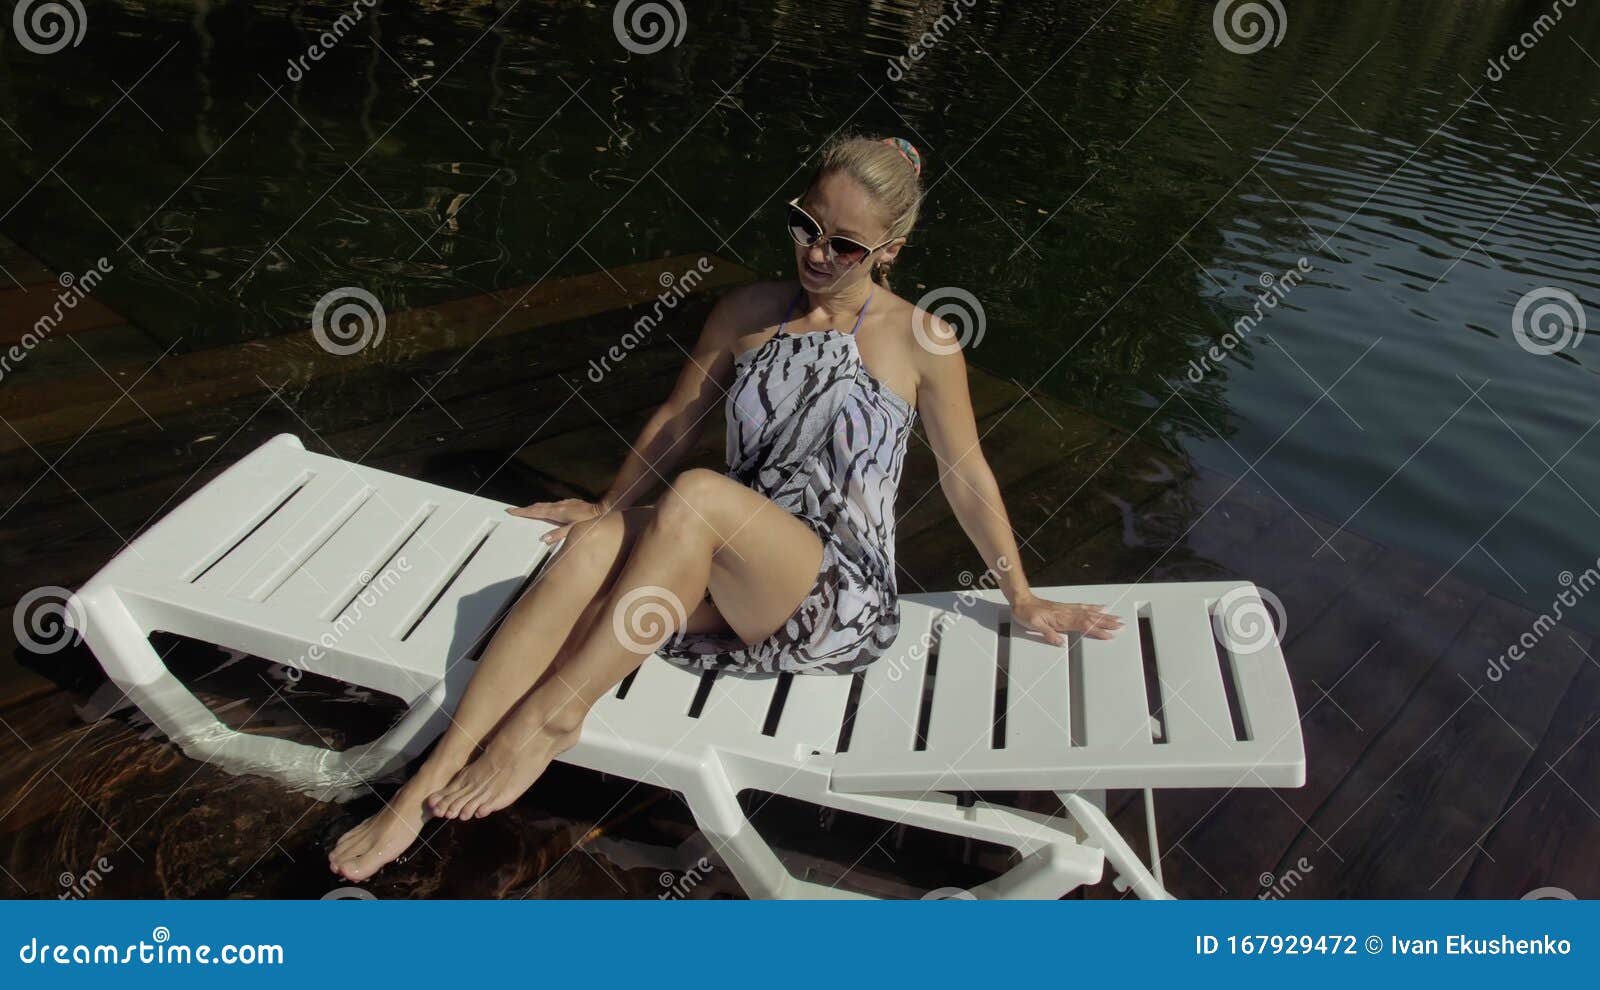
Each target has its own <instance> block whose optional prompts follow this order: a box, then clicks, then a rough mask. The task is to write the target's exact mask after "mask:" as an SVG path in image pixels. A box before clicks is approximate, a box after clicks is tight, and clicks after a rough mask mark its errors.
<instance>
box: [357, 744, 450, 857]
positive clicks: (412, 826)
mask: <svg viewBox="0 0 1600 990" xmlns="http://www.w3.org/2000/svg"><path fill="white" fill-rule="evenodd" d="M446 772H447V771H441V770H433V771H431V772H430V770H429V768H428V767H427V766H426V765H424V766H423V768H422V770H420V771H418V773H417V775H416V776H415V777H412V778H411V779H410V780H408V781H406V782H405V784H404V785H403V786H401V788H400V790H399V791H397V792H396V793H395V796H394V797H393V798H390V799H389V803H388V805H386V806H385V807H384V808H383V810H381V811H379V812H378V813H377V814H375V815H373V816H372V817H371V818H368V819H367V820H366V821H364V822H362V823H361V824H360V825H357V826H356V827H355V828H352V829H350V830H349V831H348V832H346V833H345V834H344V835H342V836H340V837H339V841H338V842H337V843H335V844H334V847H333V851H332V852H330V853H328V868H329V869H331V870H333V872H334V873H336V874H338V875H339V876H341V877H344V878H345V879H346V880H354V881H357V882H359V881H362V880H365V879H367V878H368V877H370V876H372V875H373V874H374V873H377V872H378V871H379V870H381V869H383V868H384V867H385V866H387V865H389V864H390V863H392V862H394V860H396V859H397V858H399V856H400V854H401V853H403V852H405V851H406V850H407V849H409V848H411V844H412V843H413V842H415V841H417V836H418V835H420V834H421V833H422V826H423V823H425V822H426V821H427V820H428V818H429V817H431V816H430V815H429V814H428V809H427V808H426V806H425V805H424V803H423V801H424V799H425V798H426V797H427V796H428V794H430V793H431V792H433V791H434V790H436V789H437V788H438V786H439V784H438V782H439V780H440V779H441V778H443V777H444V776H445V773H446Z"/></svg>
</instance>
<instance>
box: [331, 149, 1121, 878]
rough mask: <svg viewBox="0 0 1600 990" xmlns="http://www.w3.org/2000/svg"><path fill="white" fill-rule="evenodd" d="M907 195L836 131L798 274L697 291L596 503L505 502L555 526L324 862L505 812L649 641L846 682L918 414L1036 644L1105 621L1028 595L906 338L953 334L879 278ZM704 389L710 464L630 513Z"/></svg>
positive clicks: (681, 446) (381, 852) (866, 657)
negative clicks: (391, 781) (403, 764)
mask: <svg viewBox="0 0 1600 990" xmlns="http://www.w3.org/2000/svg"><path fill="white" fill-rule="evenodd" d="M921 200H922V159H921V155H920V154H919V153H918V151H917V149H916V148H915V147H913V146H912V145H911V144H910V142H907V141H905V140H903V139H899V138H881V139H880V138H866V137H855V138H847V139H843V140H840V141H836V142H834V143H833V144H831V145H830V146H829V147H828V148H827V149H825V151H824V152H823V154H822V159H821V163H820V165H819V166H818V168H817V171H816V173H815V174H814V175H813V177H812V180H811V183H810V185H809V186H808V187H807V189H806V191H805V193H804V194H803V195H802V196H800V197H799V198H797V199H795V200H794V201H792V202H791V203H790V204H789V205H788V208H787V217H786V223H787V226H788V229H789V232H790V234H791V236H792V237H793V239H794V242H795V268H796V274H797V276H798V284H796V283H793V282H788V283H768V284H761V285H753V286H749V287H746V288H742V289H738V290H735V291H733V292H730V293H728V294H727V295H726V296H724V297H723V298H722V299H721V300H720V301H719V302H718V303H717V305H716V308H715V309H714V310H713V311H712V313H711V315H710V317H709V318H708V319H707V320H706V325H705V328H704V329H703V330H702V331H701V334H700V339H699V342H698V343H697V344H696V345H695V349H694V353H693V354H692V355H691V358H690V360H689V361H688V363H687V364H685V366H684V368H683V371H682V372H681V373H680V375H679V376H678V380H677V383H676V385H675V386H674V387H673V390H672V394H671V395H670V396H669V397H668V398H667V401H666V402H665V403H664V404H663V405H662V406H661V408H660V409H658V410H656V412H655V414H654V415H653V416H651V417H650V421H649V422H648V423H646V424H645V427H644V430H643V431H642V432H641V433H640V435H639V438H638V440H637V441H636V442H635V443H634V445H633V452H632V453H631V454H630V455H629V456H628V458H627V459H626V460H625V461H624V462H623V465H622V468H621V470H620V471H619V472H618V473H617V477H616V480H615V481H614V482H612V485H611V488H610V490H609V491H607V492H606V494H605V495H604V496H603V497H602V498H601V499H600V501H599V502H586V501H582V500H577V499H568V500H565V501H561V502H542V503H538V504H535V505H530V506H527V507H526V508H522V509H513V510H511V511H512V512H513V513H514V514H516V515H520V516H525V517H529V518H533V519H541V520H546V521H549V522H552V523H555V524H556V525H557V528H556V529H555V530H553V531H552V532H551V533H550V534H549V537H548V539H550V540H551V541H555V540H564V542H563V543H562V546H561V547H560V549H559V550H558V551H557V553H556V555H555V557H554V559H553V560H552V562H551V564H550V567H549V570H548V571H547V572H546V574H545V576H544V577H543V578H542V579H541V580H540V581H538V582H537V583H536V584H535V585H534V586H533V587H532V588H531V589H530V590H529V592H528V593H527V594H526V595H525V596H523V598H522V599H521V601H519V602H518V603H517V604H516V606H515V607H514V608H513V609H512V610H511V613H510V615H509V616H508V617H507V619H506V621H505V623H504V624H503V625H502V626H501V628H500V630H499V631H498V632H497V633H496V635H495V637H494V640H493V641H492V642H491V643H490V644H489V646H488V648H487V649H486V650H485V652H484V655H483V657H482V660H481V661H480V663H479V666H478V669H477V671H476V673H475V674H474V676H473V679H472V682H471V683H470V684H469V685H468V688H467V691H466V693H465V694H464V696H463V697H462V699H461V703H460V705H459V706H458V708H457V709H456V712H455V718H454V721H453V723H452V725H451V727H450V728H449V730H448V731H447V732H446V733H445V734H444V735H443V736H442V737H441V738H440V740H439V742H438V744H437V745H436V746H435V747H434V749H433V751H432V752H431V754H430V755H429V757H428V759H427V760H426V761H425V762H424V763H423V765H422V767H421V768H420V769H419V770H418V772H417V774H416V775H415V776H414V777H412V778H411V779H410V780H409V781H407V782H406V784H405V785H404V786H402V787H401V788H400V790H399V792H398V793H397V794H396V795H395V797H394V798H393V800H391V801H390V802H389V804H388V805H387V807H385V808H384V809H383V810H382V811H379V812H378V813H377V814H375V815H374V816H373V817H371V818H370V819H368V820H367V821H365V822H363V823H362V824H360V825H358V826H356V827H355V828H353V829H351V830H350V831H348V832H346V833H345V834H344V836H343V837H342V838H340V840H339V841H338V843H337V845H336V846H335V848H334V849H333V851H332V852H331V853H330V855H329V864H330V866H331V867H332V869H333V871H334V872H335V873H337V874H339V875H340V876H343V877H345V878H347V879H349V880H355V881H359V880H362V879H365V878H366V877H368V876H371V875H372V874H373V873H374V872H376V871H377V870H378V869H379V868H381V867H382V866H383V865H384V864H386V863H388V862H390V861H392V860H393V859H394V858H395V857H397V856H398V855H400V854H401V853H402V852H403V851H404V850H405V849H406V848H407V847H408V846H410V845H411V843H412V842H414V841H415V840H416V838H417V835H418V834H419V832H420V831H421V829H422V826H423V823H424V822H426V821H427V820H428V819H429V818H430V817H440V818H458V819H466V818H481V817H483V816H485V815H488V814H491V813H492V812H495V811H498V810H500V809H502V808H504V807H506V806H507V805H509V804H510V803H511V802H513V801H515V800H516V799H517V798H518V797H519V796H521V795H522V794H523V793H524V792H525V791H526V790H527V789H528V788H529V787H530V786H532V784H533V782H534V781H535V780H537V779H538V778H539V776H540V775H541V774H542V773H543V772H544V770H545V768H546V767H547V766H548V765H549V764H550V761H551V760H552V759H553V758H554V757H555V756H556V755H558V754H559V753H561V752H563V751H564V750H566V749H569V748H571V747H572V746H573V745H574V744H576V742H577V740H578V735H579V731H580V729H581V728H582V726H583V721H584V718H585V716H586V715H587V714H588V711H589V709H590V708H591V707H592V706H593V705H594V704H595V702H597V701H598V700H599V699H600V698H602V697H603V696H604V695H605V694H606V692H608V691H610V690H611V689H612V688H613V687H615V686H616V684H617V683H618V682H619V681H621V680H622V678H624V677H625V676H627V674H628V673H629V672H630V671H632V670H633V669H634V668H636V667H637V666H638V665H639V663H640V662H641V661H642V660H643V659H644V658H645V657H646V656H648V655H650V653H652V652H657V653H659V654H660V655H661V656H662V657H664V658H665V659H667V660H668V661H671V662H673V663H678V664H682V665H685V666H688V667H691V668H694V669H700V670H704V669H718V670H734V671H767V672H772V671H793V672H803V673H824V674H826V673H849V672H852V671H855V670H859V669H860V668H862V667H864V666H865V665H867V664H870V663H872V662H873V661H874V660H876V659H877V658H878V657H879V656H881V655H882V654H883V653H884V651H885V650H887V649H888V648H889V647H890V645H891V644H893V642H894V640H895V637H896V634H897V632H898V630H899V624H900V623H899V609H898V599H897V596H896V583H895V565H894V533H895V529H894V527H895V517H894V502H895V495H896V493H897V490H898V488H899V482H900V473H901V466H902V464H903V463H904V460H905V453H906V444H907V441H908V439H909V438H910V436H911V429H912V425H913V423H914V422H915V421H916V419H917V418H918V417H919V416H920V417H921V419H922V421H923V424H924V428H925V430H926V433H927V438H928V442H929V444H930V445H931V446H932V447H933V450H934V453H935V455H936V456H937V459H938V462H939V467H940V478H941V482H942V486H943V489H944V492H945V495H946V497H947V498H948V499H949V501H950V505H951V508H952V509H953V510H954V512H955V515H956V517H957V519H959V520H960V522H961V525H962V527H963V529H964V530H965V531H966V533H967V535H968V536H969V537H970V538H971V540H972V542H973V544H974V545H975V547H976V548H977V550H978V552H979V553H980V554H981V555H982V557H983V559H984V561H985V562H986V563H987V564H988V565H989V566H990V568H991V569H992V571H993V572H994V573H995V574H997V575H999V578H1000V584H999V587H1000V590H1001V591H1002V592H1003V593H1004V595H1005V597H1006V599H1007V600H1008V602H1009V603H1010V605H1011V609H1012V614H1013V616H1014V617H1015V619H1016V621H1018V622H1020V623H1021V624H1022V625H1023V626H1025V627H1027V628H1028V629H1031V630H1033V631H1035V632H1037V633H1040V634H1041V635H1043V636H1044V637H1045V638H1046V639H1048V640H1049V641H1050V642H1052V643H1061V642H1064V635H1063V634H1065V633H1069V632H1079V633H1083V634H1085V635H1088V636H1092V637H1095V638H1099V639H1106V638H1109V637H1110V636H1111V635H1113V633H1114V632H1115V631H1116V630H1117V629H1119V628H1121V626H1122V621H1121V620H1120V619H1118V618H1117V617H1115V616H1113V615H1111V614H1108V613H1105V612H1102V611H1101V610H1100V609H1099V608H1098V607H1096V606H1092V605H1073V604H1066V603H1061V602H1053V601H1046V600H1044V599H1042V598H1039V597H1037V596H1036V595H1034V594H1033V593H1032V591H1031V590H1029V587H1028V582H1027V578H1026V577H1025V576H1024V574H1023V571H1022V568H1021V566H1020V563H1019V561H1020V557H1019V554H1018V552H1017V546H1016V541H1015V539H1014V537H1013V535H1012V532H1011V526H1010V523H1009V522H1008V521H1007V518H1006V512H1005V507H1004V505H1003V504H1002V502H1001V498H1000V491H999V488H998V486H997V485H996V483H995V479H994V474H993V473H992V472H991V471H990V470H989V465H988V463H987V462H986V461H985V460H984V458H983V455H982V452H981V451H980V449H979V446H978V439H979V438H978V431H977V424H976V422H975V421H974V417H973V411H972V402H971V399H970V397H969V395H968V393H967V377H966V364H965V361H964V359H963V357H962V354H961V351H960V348H959V347H954V346H933V347H930V346H925V345H927V344H928V343H930V342H935V343H942V342H940V341H936V340H934V339H933V338H934V337H938V336H943V337H945V338H947V340H948V341H953V340H954V334H953V333H952V331H951V330H950V328H949V327H947V326H945V325H944V324H942V323H941V322H939V321H938V320H936V319H934V318H933V317H932V316H930V315H929V314H927V313H925V312H923V311H921V310H919V309H917V307H916V306H914V305H913V304H911V303H910V302H907V301H906V300H904V299H901V298H900V297H899V296H897V295H895V294H894V293H893V292H891V291H890V289H889V280H888V273H889V270H890V268H891V267H892V266H893V265H894V263H895V261H896V259H897V258H898V257H899V255H900V251H901V250H902V248H904V247H905V244H906V238H907V236H908V235H909V234H910V233H911V230H912V227H913V226H914V225H915V223H916V220H917V212H918V208H919V206H920V205H921ZM930 335H932V337H930ZM723 401H725V403H726V412H727V420H728V469H727V471H726V472H724V473H718V472H716V471H710V470H705V469H694V470H688V471H684V472H682V473H679V474H677V475H676V476H674V477H672V481H671V483H670V485H669V486H668V487H667V489H666V491H665V492H664V493H663V494H662V495H661V497H660V498H659V499H658V500H657V501H656V502H655V504H653V505H640V504H638V502H639V499H640V498H641V497H642V496H643V495H645V494H646V492H647V491H648V490H649V489H650V488H651V487H652V485H653V482H654V481H655V479H656V478H657V477H667V476H671V475H672V472H673V470H674V468H675V466H676V465H677V464H678V463H679V462H680V461H681V459H682V457H683V456H684V454H685V453H686V452H687V451H689V450H690V449H692V448H693V447H694V445H695V442H696V440H697V438H698V436H699V433H700V429H701V424H702V422H703V421H704V420H705V418H706V415H707V413H708V412H710V411H711V409H712V408H713V404H714V403H717V402H723ZM644 632H653V633H655V635H654V636H653V637H651V638H650V639H649V640H648V641H646V640H645V639H644V638H643V636H642V633H644ZM480 747H481V752H480Z"/></svg>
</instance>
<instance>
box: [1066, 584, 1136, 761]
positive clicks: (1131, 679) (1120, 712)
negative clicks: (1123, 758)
mask: <svg viewBox="0 0 1600 990" xmlns="http://www.w3.org/2000/svg"><path fill="white" fill-rule="evenodd" d="M1129 611H1130V613H1131V609H1130V610H1129ZM1073 639H1074V640H1075V645H1074V647H1073V648H1074V649H1075V650H1077V651H1078V658H1077V659H1078V663H1079V665H1080V666H1081V669H1082V674H1081V676H1080V681H1081V683H1082V684H1083V704H1081V705H1078V706H1075V708H1076V709H1077V710H1078V711H1081V712H1082V713H1083V727H1082V731H1081V732H1080V733H1079V734H1078V735H1079V738H1080V739H1082V741H1083V747H1084V748H1085V749H1091V750H1099V751H1106V750H1109V751H1112V752H1115V751H1118V750H1124V749H1127V748H1128V747H1130V746H1131V747H1141V746H1148V745H1149V744H1150V743H1151V740H1152V737H1151V734H1150V707H1149V704H1148V699H1147V697H1146V695H1145V688H1144V656H1143V654H1141V653H1140V652H1139V626H1138V623H1136V622H1128V623H1127V624H1126V625H1124V626H1123V627H1122V630H1121V631H1120V632H1119V633H1118V634H1117V635H1116V636H1115V637H1113V638H1112V639H1090V638H1089V637H1087V636H1074V637H1073Z"/></svg>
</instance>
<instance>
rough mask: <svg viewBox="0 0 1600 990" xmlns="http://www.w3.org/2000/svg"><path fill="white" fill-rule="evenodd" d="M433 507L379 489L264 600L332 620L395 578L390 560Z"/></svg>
mask: <svg viewBox="0 0 1600 990" xmlns="http://www.w3.org/2000/svg"><path fill="white" fill-rule="evenodd" d="M419 487H420V486H419ZM436 508H437V505H436V503H432V502H429V501H426V500H425V499H424V498H423V497H422V495H421V493H420V492H418V491H409V492H407V491H397V490H393V489H379V490H378V491H377V492H375V493H374V496H373V497H372V498H369V499H367V500H366V501H365V502H363V503H362V505H361V507H360V508H359V509H357V510H356V513H355V515H354V516H352V517H351V518H350V520H349V521H348V522H346V523H345V524H344V525H343V526H341V527H340V528H339V531H338V532H337V533H335V534H334V535H333V537H332V538H331V539H329V540H328V542H327V543H325V544H323V545H322V547H321V549H319V550H317V552H316V553H314V554H312V555H311V558H310V559H309V560H307V561H306V562H305V563H304V564H302V565H301V566H300V567H299V569H297V570H296V571H295V572H294V573H293V574H291V575H290V576H289V579H288V580H287V581H285V582H284V583H283V584H282V585H281V586H280V587H278V588H277V589H276V590H274V591H272V592H271V593H270V594H269V595H268V596H267V598H266V600H267V601H268V602H270V603H271V605H272V606H273V607H274V608H283V609H291V610H294V611H297V612H304V613H306V614H308V615H315V616H320V617H324V618H332V617H333V616H334V615H337V614H338V613H339V612H340V611H341V610H342V609H343V607H344V606H345V605H346V604H348V603H349V602H350V600H351V599H352V598H354V597H355V596H356V595H357V594H359V593H360V592H362V591H363V590H366V589H369V588H371V589H372V591H373V593H376V591H377V590H378V589H380V588H388V587H389V586H390V585H391V583H392V582H393V581H394V580H395V579H396V578H397V577H399V574H398V573H397V572H395V571H394V568H393V565H392V563H390V561H391V558H392V557H393V556H394V554H395V552H396V551H398V550H399V549H400V545H401V543H403V542H404V541H405V538H406V537H407V536H409V535H410V534H411V532H412V531H413V530H415V529H416V528H417V526H418V525H419V524H420V523H421V522H422V520H423V518H424V516H425V515H426V513H427V512H428V511H430V510H432V509H436ZM385 565H388V567H387V571H386V572H385Z"/></svg>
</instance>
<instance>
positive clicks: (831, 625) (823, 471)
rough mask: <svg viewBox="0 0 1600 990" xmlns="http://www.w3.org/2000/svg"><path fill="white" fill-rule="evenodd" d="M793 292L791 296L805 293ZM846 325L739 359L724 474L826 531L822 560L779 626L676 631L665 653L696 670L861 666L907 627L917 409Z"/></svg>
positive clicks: (786, 339)
mask: <svg viewBox="0 0 1600 990" xmlns="http://www.w3.org/2000/svg"><path fill="white" fill-rule="evenodd" d="M799 298H800V297H796V300H795V302H799ZM871 302H872V298H871V297H870V296H869V297H868V298H867V301H866V303H864V304H862V307H861V313H860V315H858V316H857V317H856V324H855V327H853V328H851V330H850V332H849V333H843V332H841V331H838V330H824V331H818V332H814V333H812V332H808V333H802V334H791V333H788V332H786V329H785V328H786V327H787V326H788V322H789V315H792V314H793V312H794V304H793V303H791V304H790V307H789V314H788V315H785V317H784V320H783V322H782V323H780V324H779V325H778V332H777V333H776V334H774V335H773V336H772V337H771V338H770V339H769V340H768V341H767V342H766V343H764V344H762V345H761V346H759V347H756V348H754V349H752V350H749V351H746V352H744V353H742V354H740V355H738V356H736V357H735V358H734V369H735V373H734V381H733V387H732V388H731V389H730V390H729V392H728V399H727V420H728V441H727V453H728V470H727V472H726V474H727V475H728V477H730V478H732V479H734V480H735V481H737V482H739V483H740V484H742V485H745V486H746V487H748V488H751V489H753V490H755V491H757V492H760V493H761V494H763V495H765V496H767V497H768V498H770V499H772V500H773V501H774V502H776V503H777V504H778V505H780V506H782V507H783V508H784V509H786V510H787V511H789V512H790V513H792V514H794V516H795V517H796V518H798V519H800V520H801V521H802V522H804V523H806V524H807V525H808V526H810V527H811V528H812V529H813V530H815V531H816V533H817V535H818V536H819V537H821V539H822V566H821V567H820V568H819V569H818V573H817V578H816V581H815V582H814V583H813V585H812V587H811V591H810V593H809V594H807V595H806V597H805V599H804V600H803V601H802V602H801V603H800V605H799V606H798V607H797V608H796V609H795V610H794V613H793V614H792V615H790V616H789V618H788V620H787V621H786V622H785V623H784V624H783V626H782V627H781V628H779V629H778V631H777V632H775V633H773V634H772V635H771V636H769V637H767V638H766V639H764V640H761V641H760V642H757V643H752V644H750V645H746V644H745V643H744V642H743V641H741V640H740V639H739V638H738V637H737V636H735V635H733V634H732V633H720V634H719V633H688V632H680V633H679V634H678V635H676V636H674V637H673V638H671V639H669V640H668V641H667V642H666V643H664V644H663V645H662V646H661V647H660V649H659V650H658V651H657V652H658V653H659V654H660V655H661V656H662V657H663V658H664V659H666V660H668V661H670V662H672V663H675V664H678V665H680V666H684V667H689V668H691V669H694V670H735V671H741V672H763V673H779V672H797V673H798V672H804V673H853V672H854V671H857V670H860V669H861V668H863V667H865V666H866V665H867V664H870V663H871V662H872V661H874V660H876V659H877V658H878V657H879V656H881V655H882V654H883V652H884V651H885V650H887V649H888V648H889V647H890V646H891V645H892V644H893V643H894V641H895V637H896V636H897V635H898V633H899V630H900V607H899V598H898V596H897V593H896V586H895V572H894V524H895V519H894V501H895V495H896V493H897V492H898V490H899V487H900V474H901V468H902V467H903V465H904V462H905V454H906V441H907V439H908V438H909V437H910V436H911V427H912V424H913V423H914V422H915V420H916V410H915V409H913V408H912V407H911V405H910V403H908V402H906V400H905V399H903V398H901V397H900V396H899V395H898V394H896V393H895V392H894V391H892V390H891V389H889V388H888V387H887V386H886V385H884V384H883V383H881V382H879V381H878V380H877V379H876V378H874V377H873V376H872V374H871V372H869V371H868V370H867V369H866V366H865V365H864V364H863V363H862V360H861V354H860V352H859V351H858V350H857V347H856V337H855V332H856V330H858V329H860V327H861V321H862V319H864V318H865V317H866V313H867V306H868V305H870V304H871Z"/></svg>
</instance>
